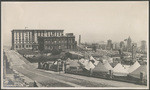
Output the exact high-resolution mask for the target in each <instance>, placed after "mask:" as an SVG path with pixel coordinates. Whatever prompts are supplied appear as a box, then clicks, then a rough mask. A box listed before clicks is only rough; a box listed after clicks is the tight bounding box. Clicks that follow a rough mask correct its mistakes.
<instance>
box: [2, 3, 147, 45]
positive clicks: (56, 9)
mask: <svg viewBox="0 0 150 90" xmlns="http://www.w3.org/2000/svg"><path fill="white" fill-rule="evenodd" d="M1 5H2V6H1V18H2V20H1V23H2V25H1V26H2V41H3V44H4V45H11V30H12V29H25V27H28V28H27V29H64V33H74V35H75V36H76V41H78V37H79V35H81V41H82V42H100V41H107V40H108V39H111V40H112V42H120V41H123V40H124V39H126V38H128V37H129V36H130V37H131V39H132V40H133V41H135V42H140V41H141V40H147V36H148V30H149V28H148V20H149V18H148V16H149V15H148V11H149V10H148V1H142V2H140V1H121V2H119V1H115V2H110V1H107V2H104V1H99V2H96V1H95V2H94V1H93V2H2V4H1Z"/></svg>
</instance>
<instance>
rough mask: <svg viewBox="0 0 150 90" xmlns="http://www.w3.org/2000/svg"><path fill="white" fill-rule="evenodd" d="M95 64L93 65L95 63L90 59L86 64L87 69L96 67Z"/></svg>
mask: <svg viewBox="0 0 150 90" xmlns="http://www.w3.org/2000/svg"><path fill="white" fill-rule="evenodd" d="M94 68H95V66H94V65H93V63H92V62H91V61H88V63H87V64H86V65H85V69H86V70H90V69H94Z"/></svg>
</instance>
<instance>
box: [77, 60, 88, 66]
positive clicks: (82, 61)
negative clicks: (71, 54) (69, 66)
mask: <svg viewBox="0 0 150 90" xmlns="http://www.w3.org/2000/svg"><path fill="white" fill-rule="evenodd" d="M88 62H89V60H86V59H80V60H79V63H80V64H81V66H82V67H85V66H86V65H87V64H88Z"/></svg>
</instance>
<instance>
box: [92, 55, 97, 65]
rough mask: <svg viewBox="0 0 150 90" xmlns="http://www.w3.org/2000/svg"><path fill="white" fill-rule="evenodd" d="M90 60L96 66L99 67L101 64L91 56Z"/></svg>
mask: <svg viewBox="0 0 150 90" xmlns="http://www.w3.org/2000/svg"><path fill="white" fill-rule="evenodd" d="M90 60H93V61H94V65H97V64H98V63H99V61H97V60H96V59H94V58H93V57H92V56H90Z"/></svg>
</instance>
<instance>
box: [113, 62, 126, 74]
mask: <svg viewBox="0 0 150 90" xmlns="http://www.w3.org/2000/svg"><path fill="white" fill-rule="evenodd" d="M128 73H129V72H128V70H127V69H126V68H125V67H123V65H121V63H118V64H117V65H116V66H115V67H114V68H113V75H115V76H127V75H128Z"/></svg>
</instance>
